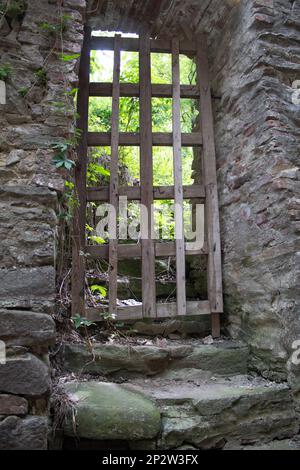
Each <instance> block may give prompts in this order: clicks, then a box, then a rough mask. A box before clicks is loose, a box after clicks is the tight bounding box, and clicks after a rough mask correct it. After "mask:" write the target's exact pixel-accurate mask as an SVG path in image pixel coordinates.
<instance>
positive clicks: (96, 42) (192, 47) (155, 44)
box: [91, 36, 197, 55]
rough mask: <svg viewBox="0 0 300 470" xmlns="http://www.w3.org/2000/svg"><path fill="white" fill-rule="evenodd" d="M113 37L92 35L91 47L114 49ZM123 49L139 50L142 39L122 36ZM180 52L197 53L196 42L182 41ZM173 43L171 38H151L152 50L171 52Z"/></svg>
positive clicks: (105, 49)
mask: <svg viewBox="0 0 300 470" xmlns="http://www.w3.org/2000/svg"><path fill="white" fill-rule="evenodd" d="M114 41H115V38H113V37H95V36H94V37H92V41H91V49H92V50H103V51H113V50H114ZM120 47H121V50H122V51H131V52H139V50H140V41H139V39H138V38H122V39H121V44H120ZM179 47H180V53H181V54H187V55H191V54H193V53H196V50H197V49H196V44H195V43H194V42H192V41H180V45H179ZM171 50H172V44H171V41H170V40H167V39H166V40H160V39H151V41H150V51H151V52H159V53H171Z"/></svg>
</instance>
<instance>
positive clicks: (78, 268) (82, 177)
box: [72, 26, 91, 315]
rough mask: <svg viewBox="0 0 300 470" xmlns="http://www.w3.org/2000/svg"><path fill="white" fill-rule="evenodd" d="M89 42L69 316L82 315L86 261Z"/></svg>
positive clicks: (83, 70)
mask: <svg viewBox="0 0 300 470" xmlns="http://www.w3.org/2000/svg"><path fill="white" fill-rule="evenodd" d="M90 38H91V29H90V28H89V27H88V26H86V27H85V29H84V41H83V48H82V53H81V60H80V69H79V91H78V98H77V113H78V116H79V117H78V119H77V123H76V127H77V128H78V129H80V130H81V139H80V142H79V144H78V147H77V162H76V167H75V170H74V180H75V193H76V197H77V200H78V202H79V204H78V205H75V208H74V216H73V233H72V314H73V315H76V314H81V315H82V314H84V309H85V262H84V261H85V260H84V257H83V256H81V250H83V249H84V246H85V223H86V168H87V152H88V145H87V133H88V106H89V78H90Z"/></svg>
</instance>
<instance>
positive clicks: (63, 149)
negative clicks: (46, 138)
mask: <svg viewBox="0 0 300 470" xmlns="http://www.w3.org/2000/svg"><path fill="white" fill-rule="evenodd" d="M52 148H53V149H54V150H55V155H54V156H53V159H52V163H53V165H54V166H55V167H56V168H65V169H66V170H68V171H70V170H72V168H73V167H74V166H75V162H74V161H73V160H71V159H70V158H68V151H69V148H70V144H69V142H56V143H55V144H53V146H52Z"/></svg>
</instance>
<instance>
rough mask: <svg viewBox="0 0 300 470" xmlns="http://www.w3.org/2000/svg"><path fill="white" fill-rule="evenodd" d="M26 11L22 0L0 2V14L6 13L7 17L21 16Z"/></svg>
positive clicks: (15, 17)
mask: <svg viewBox="0 0 300 470" xmlns="http://www.w3.org/2000/svg"><path fill="white" fill-rule="evenodd" d="M25 11H26V3H25V1H24V0H8V1H6V2H0V15H6V16H8V17H9V18H13V19H17V18H21V17H22V16H23V15H24V13H25Z"/></svg>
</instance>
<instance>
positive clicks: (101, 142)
mask: <svg viewBox="0 0 300 470" xmlns="http://www.w3.org/2000/svg"><path fill="white" fill-rule="evenodd" d="M119 136H120V137H119V145H120V146H123V147H124V146H140V145H141V137H140V134H138V133H135V132H120V134H119ZM149 141H150V143H151V145H153V146H157V147H172V144H173V135H172V133H168V132H153V133H152V138H151V134H150V135H149ZM181 141H182V146H183V147H198V146H201V145H202V135H201V134H200V133H198V132H191V133H184V134H181ZM110 143H111V133H110V132H89V133H88V145H89V147H102V146H104V147H107V146H109V145H110Z"/></svg>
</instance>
